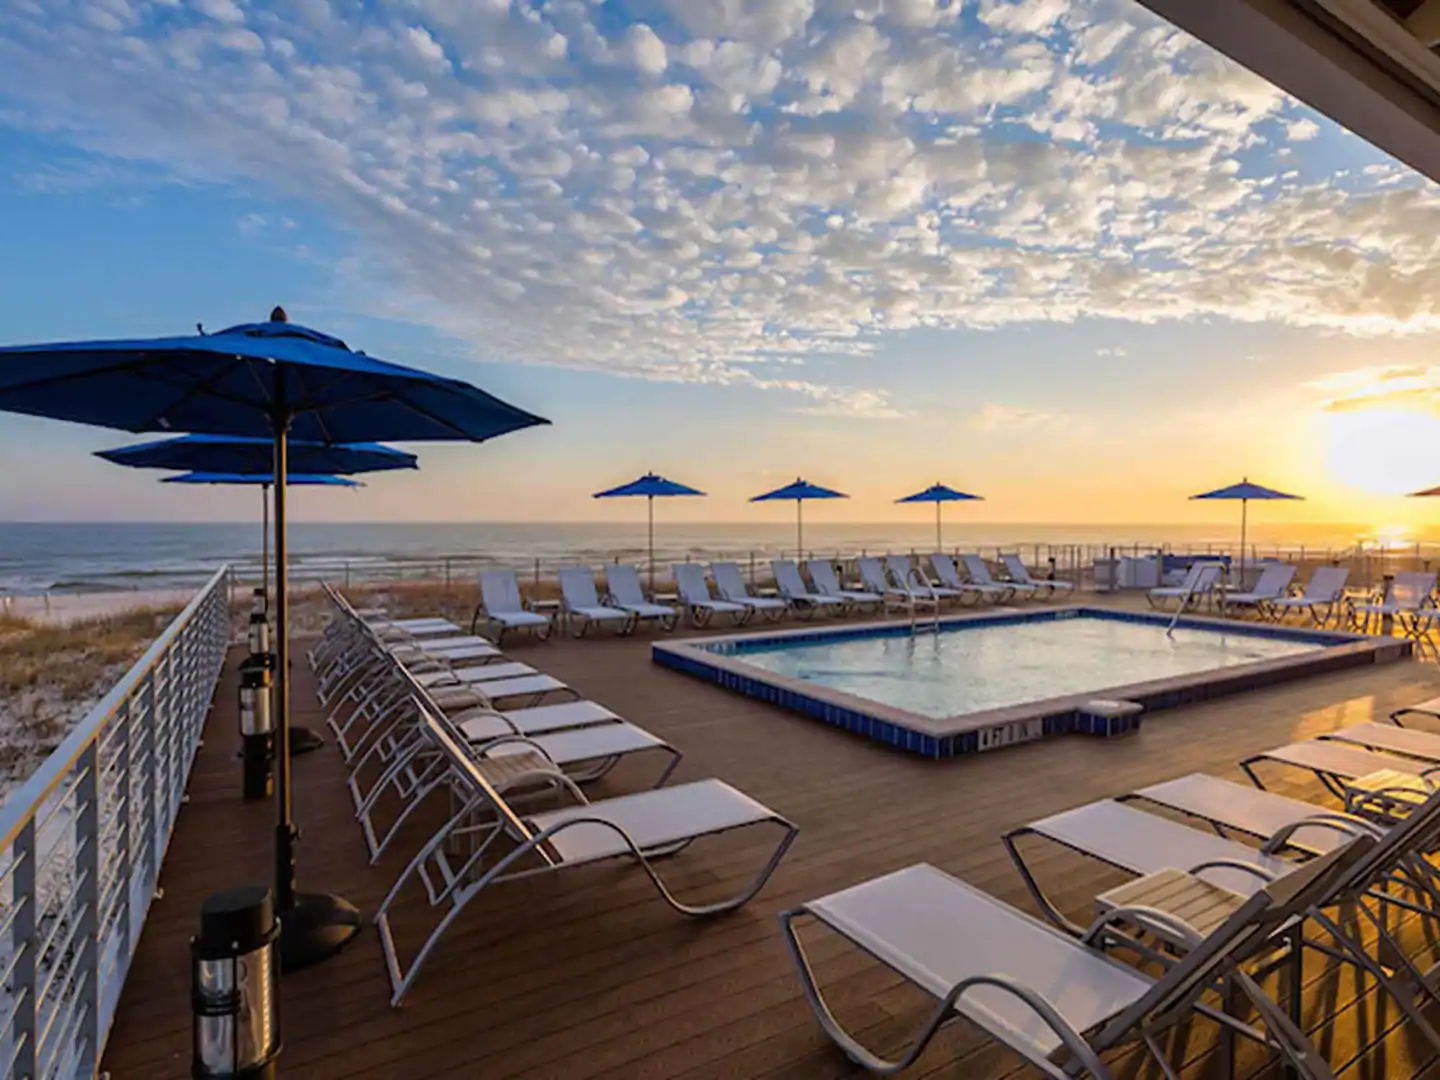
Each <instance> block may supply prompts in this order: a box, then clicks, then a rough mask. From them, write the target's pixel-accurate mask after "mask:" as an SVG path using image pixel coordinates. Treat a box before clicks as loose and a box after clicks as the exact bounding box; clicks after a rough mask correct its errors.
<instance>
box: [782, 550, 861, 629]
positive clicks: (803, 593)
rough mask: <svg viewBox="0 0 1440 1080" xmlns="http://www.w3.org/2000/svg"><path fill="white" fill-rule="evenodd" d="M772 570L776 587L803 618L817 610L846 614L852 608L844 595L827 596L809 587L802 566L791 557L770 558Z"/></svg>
mask: <svg viewBox="0 0 1440 1080" xmlns="http://www.w3.org/2000/svg"><path fill="white" fill-rule="evenodd" d="M770 572H771V573H773V574H774V575H775V587H776V588H777V589H779V590H780V595H781V596H783V597H784V598H785V600H786V602H787V603H788V604H789V605H790V606H791V607H792V608H794V609H795V611H796V613H797V614H799V616H800V617H801V618H802V619H808V618H810V617H811V616H812V615H814V614H815V613H816V612H817V611H833V612H834V613H835V614H837V615H844V614H845V613H846V612H847V611H849V610H850V601H848V600H846V599H845V598H844V597H841V596H826V595H825V594H824V593H818V592H811V591H810V590H809V589H807V588H806V587H805V579H804V578H803V577H801V576H800V568H799V567H798V566H796V565H795V563H794V562H792V561H791V560H789V559H772V560H770Z"/></svg>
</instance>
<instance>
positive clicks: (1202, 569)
mask: <svg viewBox="0 0 1440 1080" xmlns="http://www.w3.org/2000/svg"><path fill="white" fill-rule="evenodd" d="M1224 569H1225V567H1224V564H1223V563H1218V562H1197V563H1192V564H1191V566H1190V569H1189V570H1187V571H1186V572H1185V580H1184V581H1182V582H1181V583H1180V584H1179V585H1161V586H1158V587H1157V588H1154V589H1151V590H1150V591H1149V593H1147V594H1146V599H1147V600H1148V601H1149V602H1150V606H1151V607H1154V608H1163V607H1164V606H1165V604H1166V602H1167V601H1170V600H1174V601H1175V603H1176V606H1177V607H1179V608H1180V609H1181V610H1182V611H1183V610H1187V609H1189V608H1193V607H1197V606H1198V605H1199V603H1200V601H1202V600H1204V601H1206V602H1207V603H1214V600H1215V590H1216V588H1217V587H1218V586H1219V584H1220V574H1221V572H1222V571H1223V570H1224Z"/></svg>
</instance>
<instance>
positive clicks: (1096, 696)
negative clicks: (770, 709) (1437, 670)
mask: <svg viewBox="0 0 1440 1080" xmlns="http://www.w3.org/2000/svg"><path fill="white" fill-rule="evenodd" d="M1080 617H1092V618H1103V619H1113V620H1116V621H1121V622H1141V623H1146V624H1150V625H1161V626H1165V625H1168V624H1169V623H1170V621H1171V620H1172V619H1173V618H1174V615H1173V613H1163V612H1155V613H1151V612H1138V611H1117V610H1115V609H1112V608H1103V607H1091V606H1089V605H1085V604H1064V605H1057V606H1054V607H1047V608H1036V609H1030V610H1022V609H1019V608H1012V607H1005V608H994V609H991V610H989V611H985V612H971V613H965V614H956V615H945V616H941V617H940V618H939V620H938V622H939V624H940V626H942V627H946V626H953V625H974V626H984V625H1006V624H1012V623H1017V622H1031V621H1040V620H1045V621H1050V620H1058V619H1065V618H1080ZM931 622H932V621H931V620H929V619H927V620H925V623H924V625H925V626H926V627H928V626H930V625H931ZM1177 626H1180V627H1188V628H1194V629H1200V630H1209V631H1224V632H1226V633H1231V634H1249V635H1253V636H1257V637H1272V638H1274V637H1282V638H1285V639H1288V640H1292V641H1309V642H1313V643H1314V644H1317V645H1321V646H1324V647H1323V649H1321V650H1319V651H1314V652H1306V653H1301V654H1298V655H1295V656H1284V657H1275V658H1271V659H1267V660H1256V661H1251V662H1249V663H1245V664H1235V665H1233V666H1231V667H1225V668H1217V669H1214V670H1211V671H1200V672H1194V673H1192V674H1187V675H1175V676H1170V677H1168V678H1162V679H1149V680H1145V681H1142V682H1136V683H1129V684H1125V685H1120V686H1110V687H1103V688H1100V689H1096V690H1091V691H1087V692H1085V693H1079V694H1065V695H1060V696H1057V697H1052V698H1045V699H1041V700H1037V701H1027V702H1022V703H1020V704H1017V705H1006V706H1001V707H999V708H992V709H982V710H979V711H976V712H970V713H960V714H957V715H954V716H949V717H938V718H937V717H931V716H925V715H922V714H920V713H915V712H910V711H909V710H906V709H899V708H896V707H894V706H892V705H886V704H884V703H883V702H879V701H874V700H872V699H870V698H864V697H860V696H859V695H856V694H850V693H847V692H845V691H843V690H835V689H832V688H830V687H824V686H818V685H816V684H814V683H809V682H805V681H803V680H801V679H794V678H791V677H789V676H785V675H778V674H776V673H774V672H770V671H766V670H765V669H763V668H759V667H756V666H755V665H753V664H748V663H746V662H745V660H744V658H743V655H734V654H730V655H726V654H724V653H722V652H718V651H715V650H716V647H717V646H720V647H723V646H725V645H727V644H734V643H740V642H755V641H759V640H764V641H777V642H779V641H789V640H796V639H799V640H817V639H826V638H838V639H842V640H843V639H852V638H858V637H889V636H899V635H903V634H907V633H909V632H910V630H911V623H910V620H908V619H889V620H881V621H876V622H869V623H864V624H852V625H849V626H846V625H843V624H834V623H832V624H829V625H827V626H823V627H817V626H814V625H810V626H805V627H798V628H795V629H787V630H773V631H758V632H756V631H750V632H739V633H734V634H720V635H713V636H710V637H704V638H685V639H682V640H679V641H665V642H655V643H654V644H653V645H652V647H651V659H652V660H653V661H654V662H655V663H658V664H660V665H662V666H664V667H668V668H671V669H674V670H677V671H682V672H684V673H686V674H688V675H692V676H695V677H698V678H702V679H705V680H707V681H709V682H712V683H715V684H716V685H718V686H722V687H724V688H725V689H727V690H732V691H735V692H737V693H741V694H744V695H746V696H747V697H753V698H757V699H759V700H761V701H767V702H770V703H771V704H774V705H779V706H781V707H782V708H787V709H790V710H793V711H796V712H800V713H804V714H805V715H808V716H812V717H814V718H816V719H819V720H823V721H824V722H826V723H829V724H832V725H834V726H836V727H841V728H844V729H846V730H848V731H851V732H854V733H856V734H860V735H865V736H867V737H869V738H871V739H874V740H876V741H878V742H882V743H886V744H888V745H892V746H897V747H900V748H901V749H904V750H909V751H912V752H914V753H919V754H922V755H924V756H926V757H932V758H948V757H955V756H958V755H961V754H971V753H978V752H982V751H984V750H988V749H993V748H995V747H998V746H1004V745H1010V744H1013V743H1018V742H1029V741H1033V740H1034V739H1039V738H1049V737H1051V736H1055V735H1062V734H1069V733H1072V732H1075V731H1087V732H1093V731H1094V729H1093V728H1091V727H1088V726H1086V724H1085V721H1086V719H1087V717H1088V714H1087V713H1085V711H1084V707H1085V705H1086V704H1087V703H1090V702H1095V701H1098V700H1102V699H1104V700H1123V701H1133V702H1136V703H1137V704H1139V705H1140V706H1142V708H1143V713H1142V715H1144V714H1148V713H1150V712H1153V711H1157V710H1160V709H1169V708H1175V707H1178V706H1181V705H1188V704H1193V703H1195V702H1199V701H1208V700H1211V699H1213V698H1218V697H1224V696H1226V695H1228V694H1236V693H1241V692H1243V691H1246V690H1255V689H1260V688H1262V687H1266V686H1274V685H1277V684H1279V683H1283V682H1289V681H1291V680H1294V679H1299V678H1305V677H1308V676H1311V675H1318V674H1322V673H1325V672H1330V671H1339V670H1344V669H1346V668H1352V667H1360V666H1363V665H1366V664H1384V663H1393V662H1395V661H1398V660H1401V659H1404V658H1406V657H1408V656H1410V655H1412V653H1413V649H1414V646H1413V643H1412V642H1410V641H1405V640H1400V639H1397V638H1377V637H1367V636H1364V635H1358V634H1351V633H1345V632H1341V631H1335V630H1323V629H1319V628H1309V627H1274V626H1270V625H1267V624H1260V623H1241V622H1237V621H1235V620H1233V619H1221V618H1215V617H1210V616H1203V615H1185V616H1182V617H1181V618H1180V619H1179V620H1178V622H1177ZM1138 721H1139V718H1138V717H1136V719H1135V723H1134V724H1132V725H1129V726H1128V727H1125V728H1123V729H1121V730H1130V729H1133V727H1136V726H1138ZM1105 733H1107V734H1114V733H1117V732H1116V731H1115V730H1109V729H1107V731H1106V732H1105Z"/></svg>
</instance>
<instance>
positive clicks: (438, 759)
mask: <svg viewBox="0 0 1440 1080" xmlns="http://www.w3.org/2000/svg"><path fill="white" fill-rule="evenodd" d="M412 707H414V708H416V709H419V710H423V711H424V712H426V713H427V714H428V715H430V716H431V717H433V718H434V719H435V720H436V721H437V722H439V723H440V724H441V725H442V726H444V727H445V728H446V730H447V731H448V732H449V733H450V735H451V737H452V738H454V739H456V740H457V741H461V742H463V743H464V745H465V746H466V748H467V749H468V750H469V752H470V753H471V754H472V755H473V756H474V757H475V759H476V761H477V762H479V763H480V765H481V768H482V769H485V771H486V773H487V778H488V779H489V780H490V781H491V783H493V784H495V785H496V786H497V787H499V788H502V789H504V790H507V791H509V790H513V789H516V788H527V787H528V788H535V787H537V786H538V787H540V788H541V789H555V788H564V789H567V790H577V789H575V785H576V784H583V783H586V782H589V781H592V780H598V779H599V778H600V777H602V776H604V775H605V774H606V773H608V772H609V771H610V770H611V769H612V768H614V767H615V765H616V764H618V763H619V762H620V761H621V760H622V759H627V758H633V757H635V756H637V755H640V754H653V753H654V752H658V753H660V754H662V755H665V760H666V764H665V766H664V768H663V770H662V771H661V773H660V775H659V776H658V778H657V779H656V780H655V782H654V785H653V786H654V787H657V788H658V787H663V786H664V785H665V781H667V780H668V779H670V776H671V774H672V773H673V772H674V771H675V769H676V767H677V766H678V765H679V764H680V760H681V757H682V756H683V755H682V754H681V753H680V751H679V750H677V749H675V748H674V747H673V746H671V745H670V744H669V743H667V742H665V741H664V740H663V739H660V738H657V737H656V736H654V735H652V734H651V733H650V732H648V731H645V730H644V729H643V728H638V727H636V726H635V725H634V724H629V723H626V722H625V721H623V720H616V721H614V722H611V723H607V724H590V725H587V726H585V727H579V728H570V729H567V730H563V731H555V732H546V733H543V734H522V733H521V732H519V731H515V730H505V731H503V733H501V734H491V733H490V731H491V728H492V725H501V724H503V725H506V726H507V727H508V726H509V721H506V720H505V718H504V717H503V716H502V715H500V714H498V713H492V714H490V715H488V716H486V715H475V716H471V717H469V718H468V719H463V720H460V721H458V722H457V721H453V720H450V719H446V718H445V717H444V716H443V715H442V714H441V713H440V711H439V710H438V709H437V708H435V706H434V702H431V701H427V700H423V699H419V698H417V699H415V700H414V701H413V702H412ZM417 715H418V714H417ZM368 764H371V763H370V762H369V761H362V762H359V763H357V764H356V766H355V768H354V769H352V770H351V774H350V777H349V779H348V781H347V783H348V786H349V788H350V796H351V799H352V801H353V802H354V804H355V816H356V818H357V819H358V820H359V822H360V826H361V832H362V834H363V835H364V838H365V844H366V847H367V848H368V850H369V852H370V862H371V864H372V865H373V864H374V863H376V862H378V861H379V860H380V858H381V856H383V855H384V853H385V851H386V849H388V848H389V846H390V844H391V842H392V841H394V840H395V838H396V837H397V836H399V835H400V833H401V829H402V827H403V826H404V824H405V822H406V820H408V819H409V817H410V816H411V814H412V813H414V811H415V810H416V809H417V808H418V807H419V805H420V804H421V803H422V802H423V801H424V800H425V798H426V796H428V795H429V794H430V792H431V791H433V790H435V788H436V787H438V786H440V785H443V784H445V783H447V782H448V769H447V767H446V763H445V762H444V760H443V755H441V754H440V753H439V752H438V751H437V750H436V749H435V746H434V743H433V741H432V740H430V739H429V738H427V737H426V734H425V731H424V730H423V727H422V726H421V725H420V724H419V722H418V720H417V721H416V722H415V723H414V725H413V726H412V729H411V732H410V734H409V735H408V736H403V737H401V739H400V740H399V741H398V742H397V745H396V747H395V749H394V750H393V752H392V753H390V754H389V755H387V756H386V758H385V759H384V760H383V762H380V764H382V765H383V768H382V769H381V770H380V772H379V774H378V775H377V776H375V777H373V778H372V779H371V780H370V782H369V783H367V782H366V781H365V780H364V779H363V778H362V776H361V773H362V771H363V770H364V768H365V766H366V765H368ZM487 766H493V768H486V767H487ZM377 811H392V813H391V814H390V815H389V816H390V821H389V824H383V823H379V822H377Z"/></svg>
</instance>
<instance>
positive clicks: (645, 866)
mask: <svg viewBox="0 0 1440 1080" xmlns="http://www.w3.org/2000/svg"><path fill="white" fill-rule="evenodd" d="M420 722H421V724H422V725H423V728H424V732H425V736H426V738H428V739H430V740H431V741H432V742H433V743H434V745H435V747H436V749H437V750H438V751H439V752H440V753H441V754H442V755H443V756H444V759H445V763H446V768H447V769H448V772H449V783H448V784H447V790H458V791H460V792H462V793H463V798H464V804H463V805H462V806H461V808H460V810H459V812H458V813H456V814H455V815H454V816H452V817H451V818H450V819H449V820H448V821H446V822H445V824H444V825H442V826H441V827H440V828H439V829H438V830H437V831H436V833H435V835H434V836H432V837H431V838H430V840H429V841H428V842H427V843H426V844H425V845H424V847H422V848H421V849H420V851H419V852H418V853H417V854H416V856H415V857H414V858H413V859H412V860H411V861H410V864H409V865H408V866H406V868H405V870H404V871H403V872H402V873H401V874H400V876H399V878H397V879H396V881H395V884H394V886H393V887H392V888H391V889H390V892H389V893H388V894H387V895H386V897H385V900H384V902H383V903H381V905H380V909H379V911H378V912H377V913H376V916H375V927H376V929H377V930H378V931H379V934H380V942H381V946H382V948H383V949H384V953H385V968H386V971H387V973H388V974H389V977H390V986H391V989H392V994H391V998H390V1003H391V1004H392V1005H399V1004H400V1002H401V1000H402V999H403V998H404V996H405V994H406V992H407V991H408V990H409V989H410V987H411V985H412V984H413V983H414V981H415V977H416V976H417V975H418V974H419V972H420V969H421V968H422V967H423V966H424V964H425V962H426V960H427V959H428V958H429V957H430V956H431V955H432V954H433V953H434V951H435V949H436V947H437V946H438V945H439V943H440V939H441V938H442V937H443V936H444V934H445V931H446V930H447V929H448V928H449V926H450V924H451V923H452V922H454V921H455V919H456V918H457V917H458V916H459V915H460V913H461V912H462V911H463V910H464V909H465V908H466V906H468V905H469V904H470V903H471V902H472V901H473V900H475V899H476V898H477V897H479V896H480V895H481V894H482V893H484V892H485V890H486V889H489V888H492V887H494V886H496V885H500V884H502V883H504V882H506V881H514V880H519V879H521V878H527V877H534V876H537V875H542V874H544V875H550V874H555V873H558V872H559V871H563V870H565V869H568V868H570V867H576V866H586V865H590V864H593V863H599V862H606V861H610V860H615V859H619V860H621V861H622V862H626V863H638V864H639V866H640V868H641V869H642V870H644V871H645V873H646V874H647V875H648V876H649V877H650V880H651V881H652V882H653V883H654V884H655V887H656V890H657V891H658V892H659V893H660V896H661V898H662V899H663V900H664V901H665V902H666V903H667V904H669V905H670V906H671V907H672V908H674V909H675V910H676V911H677V912H679V913H681V914H683V915H688V916H691V917H693V918H708V917H711V916H715V915H722V914H725V913H726V912H729V911H734V910H735V909H736V908H739V907H741V906H742V905H744V904H745V903H747V902H748V901H750V900H751V899H752V898H753V897H754V896H755V895H756V894H757V893H759V892H760V890H761V889H762V888H764V886H765V883H766V882H767V881H769V880H770V876H771V875H772V874H773V873H774V872H775V868H776V867H777V866H779V865H780V860H781V859H783V858H784V857H785V853H786V851H788V850H789V848H790V845H791V844H792V843H793V842H794V840H795V835H796V833H797V832H798V830H797V829H796V827H795V826H794V825H792V824H791V823H790V822H788V821H786V820H785V819H784V818H783V817H781V816H780V815H779V814H777V813H775V812H774V811H773V810H771V809H769V808H768V807H766V806H762V805H761V804H760V803H758V802H756V801H755V800H754V799H752V798H750V797H749V796H747V795H745V794H744V793H742V792H740V791H738V790H737V789H735V788H733V787H731V786H730V785H729V784H726V783H723V782H722V781H719V780H699V781H696V782H694V783H689V784H681V785H679V786H677V787H669V788H659V789H657V790H654V791H646V792H642V793H640V794H637V795H623V796H620V797H618V798H613V799H602V800H600V801H598V802H587V801H585V798H584V796H583V795H581V794H580V793H579V792H578V790H571V791H569V793H570V794H571V795H572V796H573V797H575V798H576V801H577V805H575V806H569V807H565V808H563V809H559V810H550V811H545V812H541V813H533V814H523V815H522V814H521V813H519V812H517V811H516V810H515V809H514V808H513V807H512V806H511V804H510V803H509V802H507V801H506V799H505V797H504V796H503V795H502V794H501V793H499V792H498V791H496V790H495V788H494V786H493V785H492V784H491V783H490V782H489V781H488V780H487V779H486V777H485V775H484V773H483V772H482V771H481V769H480V768H479V767H478V766H477V765H476V762H475V758H474V757H473V756H472V755H471V754H470V753H469V752H468V751H467V750H466V748H465V747H464V746H462V745H461V744H460V743H459V741H458V740H456V739H455V738H454V737H453V736H452V735H451V734H450V733H449V732H448V731H447V730H446V729H445V727H444V725H442V724H441V723H440V722H439V721H438V720H436V718H435V717H433V716H431V715H429V714H428V713H426V712H424V711H423V710H422V711H421V716H420ZM567 790H568V789H567ZM477 812H484V813H488V814H489V815H490V816H491V817H493V819H494V820H495V825H494V826H493V827H491V828H490V829H489V830H488V833H487V832H484V831H477V830H476V828H475V826H474V823H473V821H474V818H475V816H476V814H477ZM758 825H775V826H779V828H780V829H781V830H782V832H783V836H782V837H781V839H780V842H779V843H778V844H777V845H776V847H775V849H774V851H773V852H772V853H771V854H770V856H769V858H768V860H767V861H766V862H765V864H764V865H763V866H762V867H761V868H760V872H759V873H758V874H757V875H756V877H755V878H754V880H753V881H751V882H750V883H749V884H748V885H747V886H746V887H745V888H744V889H742V890H741V891H740V892H739V893H737V894H736V895H734V896H731V897H729V898H727V899H724V900H719V901H714V902H711V903H707V904H687V903H684V902H682V901H680V900H678V899H676V898H675V897H674V896H673V895H672V894H671V893H670V892H669V891H668V889H667V888H666V887H665V885H664V883H663V882H662V880H661V878H660V875H659V874H658V872H657V871H656V869H655V866H654V865H653V863H652V861H651V860H652V859H653V858H655V857H658V856H661V855H672V854H675V853H678V852H679V851H681V850H683V849H685V848H687V847H689V846H690V845H691V844H692V843H693V842H694V841H696V840H700V839H703V838H705V837H709V836H716V835H718V834H720V833H725V832H731V831H733V830H735V829H741V828H747V827H752V826H758ZM452 833H458V834H459V836H460V837H464V839H465V840H466V841H467V843H465V844H464V845H463V846H462V848H461V854H460V855H458V856H456V855H454V854H453V853H452V850H451V849H450V844H449V841H450V838H451V834H452ZM507 842H508V844H509V845H510V849H509V850H508V851H504V853H503V854H502V850H503V849H504V846H505V844H506V843H507ZM467 852H468V854H466V853H467ZM495 856H498V858H495V860H494V861H493V862H489V861H487V860H489V859H491V858H492V857H495ZM457 860H459V861H460V865H456V861H457ZM415 880H419V881H420V882H421V883H422V884H423V885H424V886H425V887H426V890H427V893H428V895H429V898H430V906H431V907H432V908H436V909H439V910H440V911H441V912H442V914H441V916H440V918H439V920H438V922H437V923H436V924H435V925H434V926H433V927H431V928H430V930H429V932H428V934H426V936H425V938H424V941H423V944H422V945H421V946H420V948H419V949H418V951H417V952H416V953H415V954H414V956H413V957H412V959H411V960H410V963H409V966H408V968H407V967H406V966H405V963H404V961H402V959H401V957H400V955H399V951H398V950H397V948H396V945H395V939H394V936H393V934H392V931H391V926H390V919H391V914H392V909H393V908H394V906H395V901H396V899H397V898H398V897H399V896H400V894H401V892H402V890H403V889H404V888H405V886H406V885H407V884H409V883H410V882H412V881H415ZM407 937H408V935H407Z"/></svg>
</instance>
